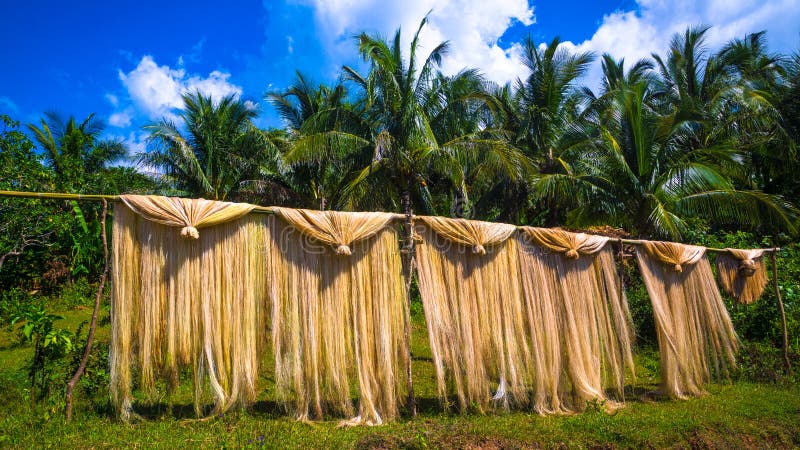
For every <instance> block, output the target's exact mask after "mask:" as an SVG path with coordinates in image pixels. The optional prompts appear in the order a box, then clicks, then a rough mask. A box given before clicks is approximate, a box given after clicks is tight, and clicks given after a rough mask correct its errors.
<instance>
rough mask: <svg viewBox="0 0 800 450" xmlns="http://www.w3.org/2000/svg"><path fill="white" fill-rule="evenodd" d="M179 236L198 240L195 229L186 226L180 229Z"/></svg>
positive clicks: (198, 234) (198, 235)
mask: <svg viewBox="0 0 800 450" xmlns="http://www.w3.org/2000/svg"><path fill="white" fill-rule="evenodd" d="M181 236H183V237H185V238H192V239H199V238H200V232H199V231H197V228H195V227H192V226H188V227H183V228H181Z"/></svg>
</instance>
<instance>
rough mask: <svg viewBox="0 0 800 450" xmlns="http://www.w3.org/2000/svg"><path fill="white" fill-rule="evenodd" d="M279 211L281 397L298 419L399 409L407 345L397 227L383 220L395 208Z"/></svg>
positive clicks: (360, 418)
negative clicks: (355, 403)
mask: <svg viewBox="0 0 800 450" xmlns="http://www.w3.org/2000/svg"><path fill="white" fill-rule="evenodd" d="M275 212H276V214H277V215H278V217H279V218H270V219H269V226H270V228H271V229H272V230H273V231H272V236H273V239H274V242H273V243H272V252H271V257H270V259H271V264H270V270H271V271H272V274H271V279H272V280H274V284H273V285H272V286H271V289H270V291H271V295H270V296H271V298H272V308H273V313H272V327H273V329H272V342H273V346H274V352H275V366H276V367H275V371H276V383H277V389H278V392H279V395H280V396H281V399H282V400H283V401H284V402H286V403H288V404H289V406H290V408H291V409H292V410H293V413H294V414H295V416H296V417H297V418H298V419H301V420H304V419H308V418H317V419H318V418H322V416H323V414H324V413H325V412H327V411H330V412H333V413H336V414H340V415H345V416H348V417H353V416H354V415H355V417H353V418H352V419H351V420H349V421H348V422H347V423H348V424H357V423H366V424H379V423H382V422H383V421H384V420H390V419H393V418H395V417H397V415H398V407H397V403H398V401H399V400H400V399H401V398H402V396H403V395H404V393H405V390H406V386H405V376H404V373H405V372H404V370H403V368H404V367H405V364H406V362H407V352H406V350H405V348H404V346H403V342H404V341H403V331H404V327H405V315H404V304H405V303H404V302H405V283H404V282H403V272H402V264H401V261H400V252H399V245H398V236H397V232H396V230H394V229H393V228H391V227H387V225H388V224H389V222H390V221H391V219H392V216H391V215H388V214H382V213H342V212H331V211H303V210H288V209H283V208H275ZM287 222H288V223H287ZM353 387H355V389H356V392H355V394H356V395H357V397H358V399H359V405H358V408H357V409H355V408H354V407H353V405H352V403H351V398H352V396H353V394H354V392H351V388H353Z"/></svg>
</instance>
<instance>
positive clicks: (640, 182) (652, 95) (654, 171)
mask: <svg viewBox="0 0 800 450" xmlns="http://www.w3.org/2000/svg"><path fill="white" fill-rule="evenodd" d="M608 66H609V67H612V65H611V64H608ZM611 72H613V71H609V73H611ZM626 78H627V79H628V80H631V81H632V84H628V83H627V82H621V83H616V85H617V87H616V88H615V89H613V91H609V92H608V93H607V94H606V95H605V98H606V99H607V106H608V109H606V110H604V111H596V112H595V113H594V114H593V115H592V116H591V117H590V118H589V120H591V121H593V126H592V127H591V129H592V130H593V134H592V135H591V137H590V138H589V139H588V141H587V142H588V145H586V146H584V147H583V148H584V154H583V157H582V160H583V161H582V166H583V168H584V170H586V173H587V179H588V180H591V182H592V184H593V185H594V186H596V188H597V191H596V193H595V198H594V201H592V202H589V203H586V204H584V205H583V206H582V207H581V208H579V209H578V210H577V211H576V212H575V220H576V221H577V222H578V223H582V224H586V223H591V222H599V223H611V224H616V225H621V226H623V227H624V228H627V229H629V230H631V231H633V232H634V233H635V234H638V235H641V236H649V237H668V238H672V239H679V238H680V237H681V235H682V233H683V232H684V231H685V230H686V229H687V224H686V219H687V218H689V217H702V218H704V219H706V220H709V221H711V222H714V223H720V224H735V225H749V226H752V227H757V226H759V225H760V224H761V222H762V220H764V221H765V222H767V223H772V224H775V225H777V226H782V227H785V228H787V229H790V230H793V225H792V220H793V219H794V217H795V215H796V211H795V210H794V208H793V207H792V206H791V205H790V204H788V203H787V202H785V201H783V200H782V199H780V198H778V197H774V196H769V195H766V194H764V193H762V192H760V191H755V190H738V189H736V187H735V185H734V184H733V183H732V182H731V179H730V178H729V177H728V176H727V174H726V170H727V167H728V165H727V164H726V163H730V162H732V161H733V160H734V158H733V156H732V155H731V154H728V156H727V159H725V158H726V154H725V153H724V152H712V153H711V156H709V151H708V149H706V148H703V147H693V146H691V145H687V138H686V133H687V129H689V130H690V132H694V130H695V128H693V124H694V120H692V118H686V119H684V120H676V117H681V115H680V113H676V112H675V110H674V109H673V108H671V107H670V105H669V103H664V102H661V101H659V99H658V96H659V95H662V92H661V91H659V88H660V86H657V85H653V84H652V82H651V79H650V78H649V77H637V76H630V75H629V76H628V77H626ZM611 84H612V82H611V80H607V85H611ZM611 92H613V95H610V94H611Z"/></svg>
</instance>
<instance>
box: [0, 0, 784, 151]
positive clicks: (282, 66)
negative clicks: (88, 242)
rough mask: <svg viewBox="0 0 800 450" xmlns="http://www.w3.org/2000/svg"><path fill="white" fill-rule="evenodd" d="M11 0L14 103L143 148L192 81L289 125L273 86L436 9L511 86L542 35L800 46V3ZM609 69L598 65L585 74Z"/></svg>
mask: <svg viewBox="0 0 800 450" xmlns="http://www.w3.org/2000/svg"><path fill="white" fill-rule="evenodd" d="M0 1H2V2H3V3H4V5H3V8H2V11H3V13H2V14H0V42H2V44H0V114H8V115H10V116H11V117H12V118H14V119H16V120H18V121H20V122H22V123H38V121H39V120H40V119H41V117H42V114H43V113H44V112H46V111H56V112H59V113H61V114H63V115H74V116H75V117H76V118H78V119H82V118H85V117H86V116H88V115H89V114H92V113H94V114H96V115H97V116H98V117H99V118H101V119H103V120H104V121H105V122H106V123H107V127H106V130H105V132H104V133H105V137H107V138H112V139H121V140H124V141H125V142H126V143H127V144H128V146H129V149H130V152H131V154H135V153H137V152H141V151H144V150H145V148H146V147H145V137H146V134H145V132H144V131H142V126H143V125H145V124H147V123H151V122H154V121H158V120H161V119H162V118H168V119H172V120H175V119H176V118H177V116H178V114H179V113H180V108H181V94H182V93H184V92H186V91H194V90H200V91H201V92H203V93H205V94H207V95H211V96H212V97H213V98H220V97H222V96H226V95H235V96H237V97H239V98H241V99H242V100H244V101H247V102H249V103H248V104H249V105H251V107H253V108H256V109H258V111H259V118H258V119H257V124H258V125H259V126H261V127H273V126H275V127H277V126H281V125H282V123H281V121H280V118H279V117H278V116H277V114H276V113H275V111H274V110H273V109H272V107H271V106H270V105H269V103H267V102H266V101H264V95H265V93H267V92H272V91H277V90H281V89H283V88H285V87H286V86H288V85H289V84H290V83H292V81H293V79H294V77H295V72H296V71H300V72H302V73H303V74H304V75H305V76H307V77H309V78H310V79H312V80H314V81H315V82H317V83H320V82H324V83H330V82H333V81H335V79H336V78H337V76H338V75H339V72H340V70H339V69H340V68H341V66H342V65H351V66H354V67H357V68H360V69H362V70H363V69H364V68H365V66H364V64H363V62H361V61H360V60H359V58H358V54H357V46H356V43H355V40H354V36H355V35H356V34H358V33H360V32H363V31H366V32H368V33H378V34H381V35H383V36H387V37H389V36H392V35H393V33H394V31H395V30H396V29H397V28H398V27H399V28H401V30H402V31H403V36H404V42H405V48H407V47H408V41H409V40H410V37H411V35H412V34H413V32H414V31H416V29H417V27H418V26H419V22H420V20H421V19H422V17H424V16H425V15H426V14H429V16H428V17H429V24H428V26H426V27H425V28H424V29H423V31H422V33H421V36H420V45H421V47H422V49H423V51H424V50H425V49H427V50H430V49H432V48H434V47H435V46H436V45H437V44H438V43H440V42H442V41H445V40H447V41H449V42H450V45H451V51H450V54H449V55H448V56H447V57H446V58H445V60H444V61H443V67H442V70H443V71H444V72H445V73H455V72H458V71H459V70H460V69H462V68H464V67H474V68H478V69H480V70H481V71H482V73H483V74H484V76H486V77H487V78H488V79H491V80H493V81H496V82H498V83H506V82H509V81H513V80H515V79H516V78H518V77H520V76H523V74H524V67H523V66H522V65H521V64H520V63H519V59H518V57H519V54H520V49H521V42H522V41H523V39H525V38H527V37H529V36H530V37H531V38H533V39H534V41H536V42H537V43H547V42H550V41H551V40H552V39H553V38H555V37H559V38H560V39H561V41H562V42H565V45H566V46H567V47H568V48H570V49H572V50H574V51H591V52H595V53H596V54H597V55H598V56H599V55H600V54H602V53H610V54H611V55H613V56H614V57H616V58H625V59H626V61H631V63H632V62H633V61H636V60H638V59H640V58H644V57H647V56H649V55H650V54H651V53H653V52H656V53H663V52H664V50H665V49H666V48H667V46H668V44H669V40H670V38H671V36H672V35H673V34H674V33H676V32H680V31H683V30H685V29H686V27H687V26H691V25H697V24H704V25H708V26H711V29H710V31H709V32H708V34H707V45H708V48H709V49H710V50H714V49H717V48H719V47H721V46H722V45H723V44H724V43H725V42H726V41H728V40H729V39H731V38H735V37H738V38H741V37H744V35H745V34H747V33H751V32H755V31H761V30H766V31H767V38H768V41H769V45H770V48H771V49H772V50H773V51H778V52H782V53H791V52H795V51H798V50H800V0H708V1H690V0H672V1H670V0H594V1H591V0H588V1H575V0H572V1H570V0H533V1H527V0H403V1H398V0H285V1H284V0H275V1H271V0H264V1H263V2H259V1H253V0H235V1H231V2H206V1H203V0H192V1H187V0H172V1H163V0H162V1H159V2H154V1H150V0H141V1H136V2H131V1H113V2H109V1H102V2H101V1H90V0H86V1H82V2H64V1H39V0H28V1H24V2H12V1H11V0H0ZM223 3H225V4H223ZM599 79H600V64H599V62H595V64H594V65H593V66H592V69H591V70H590V71H589V73H588V74H587V75H586V77H585V79H584V80H583V81H584V83H585V84H587V85H589V86H593V85H595V86H596V85H597V83H598V82H599Z"/></svg>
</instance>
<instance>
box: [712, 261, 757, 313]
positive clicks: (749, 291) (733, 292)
mask: <svg viewBox="0 0 800 450" xmlns="http://www.w3.org/2000/svg"><path fill="white" fill-rule="evenodd" d="M763 256H764V250H761V249H751V250H738V249H734V248H726V249H725V251H724V252H721V253H719V254H717V272H719V283H720V285H721V286H722V290H723V291H724V292H725V293H727V294H728V295H730V296H731V297H733V298H734V299H735V300H736V301H737V302H739V303H741V304H743V305H749V304H751V303H753V302H755V301H756V300H758V299H759V297H761V294H763V293H764V288H765V287H766V286H767V267H766V264H764V258H763Z"/></svg>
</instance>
